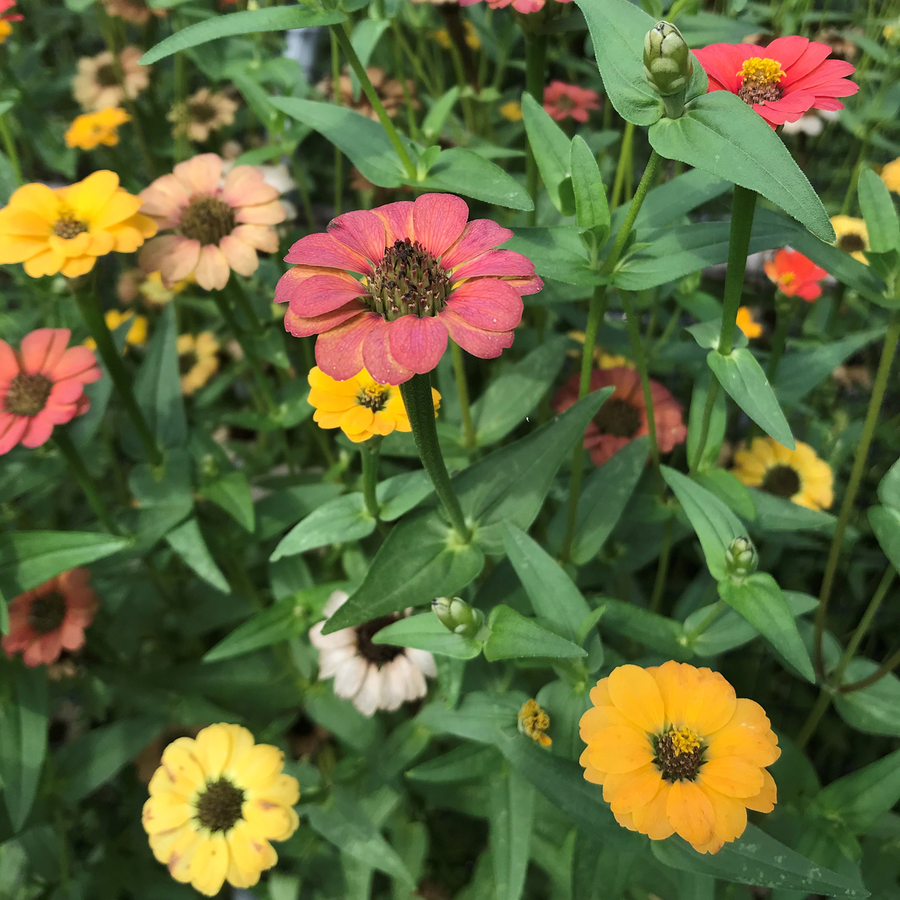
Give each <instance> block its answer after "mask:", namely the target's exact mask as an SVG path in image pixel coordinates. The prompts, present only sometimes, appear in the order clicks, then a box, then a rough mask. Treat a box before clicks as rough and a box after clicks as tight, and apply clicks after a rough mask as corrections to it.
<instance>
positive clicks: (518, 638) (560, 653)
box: [484, 604, 587, 662]
mask: <svg viewBox="0 0 900 900" xmlns="http://www.w3.org/2000/svg"><path fill="white" fill-rule="evenodd" d="M490 626H491V634H490V637H489V638H488V639H487V640H486V641H485V642H484V658H485V659H487V660H489V661H490V662H495V661H496V660H498V659H521V658H525V657H539V658H546V659H576V658H578V657H582V656H587V651H586V650H583V649H582V648H581V647H579V646H578V644H573V643H572V642H571V641H567V640H566V639H565V638H562V637H560V636H559V635H558V634H555V633H554V632H552V631H548V630H547V629H546V628H542V627H541V626H540V625H538V623H537V622H536V621H535V620H534V619H528V618H526V617H525V616H523V615H521V614H520V613H517V612H516V611H515V610H514V609H511V608H510V607H509V606H504V605H503V604H501V605H500V606H495V607H494V609H493V610H492V611H491V617H490Z"/></svg>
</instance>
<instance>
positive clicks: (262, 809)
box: [241, 800, 298, 841]
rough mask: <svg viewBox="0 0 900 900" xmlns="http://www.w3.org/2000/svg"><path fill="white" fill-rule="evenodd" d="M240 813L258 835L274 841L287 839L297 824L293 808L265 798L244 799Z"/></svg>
mask: <svg viewBox="0 0 900 900" xmlns="http://www.w3.org/2000/svg"><path fill="white" fill-rule="evenodd" d="M241 814H242V815H243V817H244V818H245V819H246V820H247V821H248V822H249V823H250V824H251V825H252V826H253V830H254V832H255V833H256V834H257V835H258V836H259V837H264V838H268V839H270V840H274V841H285V840H287V839H288V838H289V837H290V836H291V835H292V834H293V833H294V831H295V830H296V828H297V825H298V820H297V813H295V812H294V810H293V809H291V808H290V807H287V806H282V805H281V804H277V803H269V802H268V801H266V800H252V801H245V802H244V806H243V810H242V813H241Z"/></svg>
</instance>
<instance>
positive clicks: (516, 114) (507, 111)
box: [500, 100, 522, 122]
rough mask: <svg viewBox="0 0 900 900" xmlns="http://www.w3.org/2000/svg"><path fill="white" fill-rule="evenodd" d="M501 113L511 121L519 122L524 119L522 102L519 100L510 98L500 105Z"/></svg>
mask: <svg viewBox="0 0 900 900" xmlns="http://www.w3.org/2000/svg"><path fill="white" fill-rule="evenodd" d="M500 115H501V116H503V118H504V119H508V120H509V121H510V122H519V121H521V119H522V104H521V103H519V102H518V100H510V101H509V102H508V103H504V104H503V106H501V107H500Z"/></svg>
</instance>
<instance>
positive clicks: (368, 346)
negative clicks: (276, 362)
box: [275, 194, 543, 384]
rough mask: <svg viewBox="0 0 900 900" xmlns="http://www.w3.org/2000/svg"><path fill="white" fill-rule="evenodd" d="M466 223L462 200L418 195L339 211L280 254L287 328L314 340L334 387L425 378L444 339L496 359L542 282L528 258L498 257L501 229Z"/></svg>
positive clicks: (280, 296)
mask: <svg viewBox="0 0 900 900" xmlns="http://www.w3.org/2000/svg"><path fill="white" fill-rule="evenodd" d="M468 215H469V208H468V206H466V204H465V201H464V200H462V199H461V198H460V197H456V196H454V195H452V194H423V195H422V196H421V197H419V198H418V200H416V201H415V203H413V202H410V201H408V200H401V201H399V202H397V203H389V204H388V205H387V206H381V207H379V208H378V209H374V210H371V211H368V210H358V211H356V212H349V213H344V215H342V216H338V217H337V218H336V219H334V220H333V221H332V222H331V223H330V224H329V225H328V234H311V235H308V236H307V237H304V238H301V239H300V240H299V241H297V243H296V244H294V246H293V247H291V250H290V252H289V253H288V255H287V256H286V257H285V260H286V261H287V262H289V263H297V264H298V265H296V266H295V267H294V268H293V269H291V270H290V271H288V272H287V273H286V274H285V275H283V276H282V278H281V280H280V281H279V282H278V287H277V288H276V291H275V300H276V302H278V303H289V304H290V308H289V310H288V312H287V313H285V317H284V326H285V328H286V329H287V330H288V331H289V332H290V333H291V334H293V335H294V336H295V337H307V336H309V335H313V334H318V335H319V339H318V341H317V342H316V362H317V363H318V364H319V368H320V369H322V371H323V372H325V373H326V374H328V375H330V376H331V377H332V378H336V379H338V381H344V380H346V379H348V378H353V377H354V376H355V375H356V373H357V372H359V371H360V370H361V369H364V368H365V369H368V371H369V373H370V374H371V376H372V377H373V378H374V379H375V380H376V381H378V382H380V383H381V384H402V383H403V382H405V381H408V380H409V379H410V378H412V376H413V375H414V374H416V373H419V374H424V373H425V372H430V371H431V370H432V369H433V368H434V367H435V366H436V365H437V364H438V361H439V360H440V358H441V356H443V354H444V350H446V348H447V335H448V333H449V336H450V337H451V338H453V340H454V341H456V343H457V344H459V345H460V346H461V347H462V348H463V349H464V350H468V352H469V353H471V354H472V355H473V356H478V357H481V358H482V359H493V358H494V357H497V356H499V355H500V354H501V353H502V352H503V350H505V349H506V348H507V347H509V346H511V345H512V342H513V329H514V328H515V327H516V326H517V325H518V324H519V322H520V321H521V319H522V294H531V293H535V292H536V291H539V290H540V289H541V287H543V282H542V281H541V280H540V278H538V277H537V276H536V275H535V274H534V264H533V263H532V262H531V260H530V259H528V258H526V257H525V256H522V254H521V253H514V252H513V251H511V250H497V249H494V248H496V247H497V245H498V244H502V243H504V242H505V241H508V240H509V239H510V238H511V237H512V232H511V231H509V229H507V228H501V227H500V226H499V225H497V224H496V223H495V222H492V221H491V220H490V219H477V220H475V221H473V222H469V223H468V224H467V223H466V219H467V218H468ZM349 273H358V274H359V275H361V276H362V278H361V279H359V280H358V279H357V278H354V277H353V275H351V274H349Z"/></svg>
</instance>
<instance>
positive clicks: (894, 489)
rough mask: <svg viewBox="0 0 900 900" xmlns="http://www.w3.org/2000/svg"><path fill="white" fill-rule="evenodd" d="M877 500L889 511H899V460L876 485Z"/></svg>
mask: <svg viewBox="0 0 900 900" xmlns="http://www.w3.org/2000/svg"><path fill="white" fill-rule="evenodd" d="M878 499H879V500H880V501H881V502H882V503H883V504H884V505H885V506H888V507H890V508H891V509H895V510H898V511H900V459H898V460H897V462H895V463H894V464H893V465H892V466H891V467H890V469H888V471H887V475H885V476H884V478H882V479H881V481H880V482H879V484H878Z"/></svg>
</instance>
